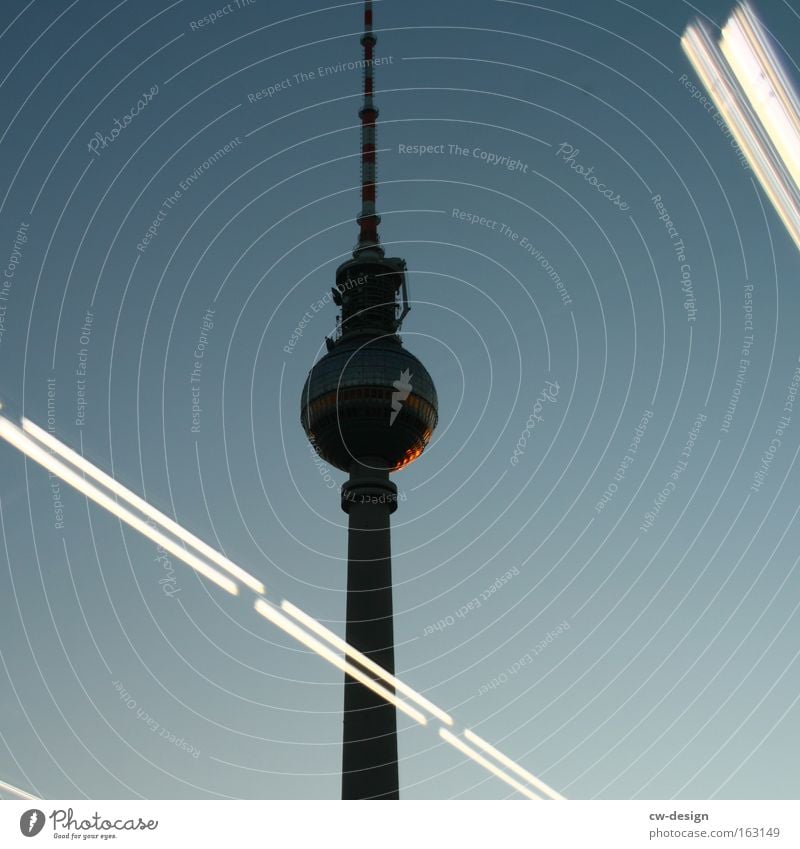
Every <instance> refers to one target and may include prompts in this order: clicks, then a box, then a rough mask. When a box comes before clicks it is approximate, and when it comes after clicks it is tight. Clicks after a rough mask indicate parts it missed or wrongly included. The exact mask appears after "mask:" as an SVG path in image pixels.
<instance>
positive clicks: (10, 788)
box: [0, 781, 40, 802]
mask: <svg viewBox="0 0 800 849" xmlns="http://www.w3.org/2000/svg"><path fill="white" fill-rule="evenodd" d="M0 790H2V791H3V792H4V793H8V794H9V795H11V796H16V797H17V798H19V799H30V801H31V802H38V801H40V800H39V797H38V796H31V794H30V793H26V792H25V791H24V790H20V789H19V787H14V785H13V784H7V783H6V782H5V781H0Z"/></svg>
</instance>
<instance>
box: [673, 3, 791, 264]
mask: <svg viewBox="0 0 800 849" xmlns="http://www.w3.org/2000/svg"><path fill="white" fill-rule="evenodd" d="M681 45H682V47H683V50H684V52H685V53H686V55H687V57H688V58H689V61H690V62H691V63H692V67H693V68H694V69H695V71H696V72H697V75H698V76H699V77H700V80H701V81H702V83H703V85H704V86H705V88H706V90H707V91H708V93H709V95H710V97H711V99H712V100H713V101H714V104H715V106H716V107H717V110H718V111H719V113H720V115H722V117H723V118H724V120H725V123H726V124H727V126H728V129H729V130H730V131H731V133H732V135H733V137H734V138H735V139H736V142H737V144H738V145H739V147H740V149H741V150H742V152H743V153H744V154H745V156H746V157H747V160H748V162H749V163H750V166H751V167H752V169H753V172H754V173H755V175H756V177H757V178H758V180H759V182H760V183H761V186H762V187H763V189H764V191H765V192H766V194H767V196H768V197H769V199H770V202H771V203H772V205H773V207H774V208H775V210H776V212H777V213H778V215H779V216H780V218H781V221H783V223H784V226H785V227H786V229H787V231H788V232H789V235H790V236H791V237H792V239H793V240H794V242H795V244H796V245H797V247H798V248H800V182H799V181H800V132H799V130H800V115H798V98H797V95H796V94H795V92H794V91H793V89H792V88H791V85H790V83H789V80H788V78H787V77H786V74H785V73H784V72H783V69H782V68H781V65H780V62H779V60H778V57H777V55H776V54H775V52H774V50H773V49H772V47H771V46H770V44H769V41H768V39H767V36H766V32H765V30H764V28H763V27H762V26H761V24H760V22H759V21H758V18H757V17H756V15H755V12H754V11H753V10H752V8H751V7H750V6H748V5H746V4H744V5H742V6H741V7H740V8H739V9H737V10H736V11H735V12H734V14H733V15H732V16H731V18H730V19H729V21H728V22H727V23H726V25H725V27H724V28H723V35H722V39H721V42H720V46H718V45H717V44H716V43H715V42H714V40H713V38H712V37H711V35H710V33H709V31H708V29H707V27H706V26H705V25H704V24H702V23H692V24H690V25H689V26H688V27H687V28H686V31H685V32H684V34H683V37H682V39H681Z"/></svg>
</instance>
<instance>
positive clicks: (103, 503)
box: [0, 405, 564, 800]
mask: <svg viewBox="0 0 800 849" xmlns="http://www.w3.org/2000/svg"><path fill="white" fill-rule="evenodd" d="M0 409H2V405H0ZM0 439H4V440H5V441H6V442H8V443H9V444H10V445H12V446H13V447H14V448H16V449H18V450H19V451H21V452H22V453H23V454H24V455H25V456H26V457H28V458H30V459H31V460H33V461H34V462H36V463H38V464H39V465H40V466H43V467H44V468H45V469H47V470H48V471H50V472H52V474H54V475H55V476H57V477H58V478H59V479H60V480H61V481H63V483H65V484H67V485H69V486H71V487H73V488H74V489H76V490H77V491H78V492H80V493H81V494H83V495H85V496H86V497H87V498H89V499H91V500H92V501H94V502H95V504H97V505H99V506H100V507H103V508H104V509H105V510H108V511H109V513H111V514H113V515H114V516H116V517H117V518H119V519H121V520H122V521H123V522H125V523H126V524H128V525H130V526H131V527H132V528H134V529H135V530H137V531H139V533H141V534H142V535H143V536H146V537H147V538H148V539H150V540H152V541H153V542H155V543H156V544H158V545H160V546H161V547H162V548H164V549H165V550H166V551H169V552H170V553H171V554H173V555H174V556H175V557H176V558H177V559H178V560H180V561H182V562H183V563H185V564H186V565H187V566H190V567H191V568H192V569H194V570H195V571H197V572H198V573H199V574H201V575H203V576H204V577H206V578H208V579H209V580H210V581H212V582H213V583H215V584H217V585H218V586H220V587H222V589H224V590H226V591H227V592H229V593H231V594H233V595H237V594H238V593H239V586H238V584H237V583H236V582H235V581H233V580H231V579H230V578H228V577H227V576H226V575H223V574H222V573H221V572H219V571H218V570H217V569H215V568H214V567H213V566H211V565H209V564H208V563H206V562H205V561H204V560H202V559H200V558H199V557H197V556H195V555H194V554H192V553H190V552H187V551H186V550H184V549H183V548H182V547H181V546H180V545H179V544H178V542H176V541H175V540H173V539H170V538H169V537H167V536H165V535H164V534H162V533H161V532H160V531H158V530H156V529H155V528H153V527H152V526H150V525H149V524H147V523H146V522H145V521H144V520H143V519H141V518H140V517H139V516H136V515H134V514H133V513H131V512H130V511H129V510H127V509H126V508H125V507H123V506H121V505H120V504H118V503H117V502H116V501H115V500H114V499H113V498H111V497H110V495H108V494H107V493H106V492H103V491H102V490H100V489H98V488H97V487H96V486H95V485H94V484H92V483H90V482H89V481H88V480H86V479H85V478H84V477H83V476H82V475H81V474H79V472H81V473H83V474H86V475H88V476H90V477H91V478H93V479H94V481H96V482H97V483H99V484H101V485H102V486H104V487H105V488H106V489H107V490H108V491H109V492H111V493H113V494H114V495H116V496H118V497H120V498H122V499H123V500H125V501H126V502H127V503H128V504H129V505H131V506H133V507H135V508H136V509H137V510H139V512H141V513H142V514H143V515H145V516H147V517H148V518H151V519H153V520H154V521H157V522H159V524H161V525H162V527H164V528H165V529H166V530H169V531H171V532H172V533H173V534H174V536H176V537H177V538H178V539H180V540H182V541H183V542H185V543H187V544H189V545H192V546H193V547H194V548H195V549H196V550H198V551H201V552H204V553H206V552H211V553H212V554H213V555H214V557H213V558H212V559H213V560H214V562H215V563H217V564H218V565H221V566H223V568H225V569H226V570H227V571H228V572H229V573H230V574H234V575H236V576H237V577H240V578H241V579H242V582H243V583H244V584H245V585H247V586H248V587H250V589H252V590H254V592H256V593H257V594H258V595H261V594H263V592H264V587H263V584H262V583H261V582H260V581H258V580H257V579H255V578H253V577H252V576H251V575H249V573H247V572H246V571H245V570H244V569H242V568H241V567H240V566H238V565H237V564H236V563H233V562H232V561H230V560H228V559H227V558H225V557H224V556H223V555H221V554H219V552H216V551H214V549H212V548H211V547H210V546H208V545H207V544H206V543H204V542H203V541H202V540H200V539H198V538H197V537H195V536H194V535H193V534H191V532H190V531H188V530H187V529H186V528H183V527H182V526H181V525H178V524H177V523H176V522H174V521H173V520H171V519H169V518H168V517H166V516H165V515H164V514H163V513H160V512H159V511H158V510H157V509H156V508H155V507H153V506H152V505H150V504H148V503H147V502H146V501H144V499H142V498H140V497H139V496H137V495H136V494H135V493H133V492H131V491H130V490H128V489H126V488H125V487H124V486H123V485H122V484H120V483H119V482H118V481H116V480H115V479H114V478H112V477H111V476H110V475H107V474H106V473H105V472H103V471H102V470H100V469H98V468H97V467H96V466H93V465H92V464H91V463H90V462H89V461H88V460H86V459H85V458H84V457H82V456H81V455H80V454H77V453H76V452H75V451H73V450H72V449H71V448H68V447H67V446H66V445H64V444H63V443H62V442H60V441H59V440H57V439H56V438H55V437H53V436H52V435H51V434H49V433H47V432H46V431H44V430H42V429H41V428H40V427H38V425H36V424H34V423H33V422H31V421H29V420H28V419H23V428H20V427H18V426H17V425H16V424H14V423H13V422H12V421H10V420H9V419H7V418H5V417H4V416H2V415H0ZM51 452H52V453H51ZM54 454H56V455H58V457H61V458H63V459H64V460H65V461H67V462H69V463H70V464H71V466H68V465H66V464H65V463H64V462H62V461H61V460H59V459H58V458H57V457H56V456H54ZM209 556H210V555H209ZM243 576H246V577H247V578H248V579H249V580H245V579H244V577H243ZM280 607H281V609H282V610H284V611H285V612H286V613H288V614H289V615H290V616H291V617H293V618H289V616H285V615H284V614H283V613H281V612H280V611H279V610H278V609H277V608H276V607H274V606H272V605H270V604H268V603H267V602H266V600H265V599H263V598H257V599H256V601H255V605H254V609H255V610H256V611H257V612H258V613H259V614H260V615H261V616H263V617H264V618H265V619H267V620H268V621H269V622H271V623H272V624H274V625H275V626H277V627H278V628H281V629H282V630H283V631H284V632H285V633H287V634H288V635H289V636H291V637H293V638H294V639H296V640H297V641H298V642H300V643H301V644H302V645H304V646H306V647H307V648H309V649H311V650H312V651H313V652H315V653H316V654H317V655H319V656H320V657H322V658H323V659H324V660H327V661H328V662H329V663H331V664H332V665H333V666H335V667H336V668H337V669H340V670H341V671H343V672H345V673H346V674H347V675H349V676H350V677H352V678H354V679H355V680H357V681H359V682H360V683H361V684H363V685H364V686H365V687H368V688H369V689H370V690H372V691H373V692H374V693H376V694H377V695H379V696H380V697H381V698H382V699H385V700H386V701H387V702H389V703H390V704H392V705H394V706H395V707H396V708H397V709H398V710H400V711H402V712H403V713H405V714H406V715H407V716H409V717H410V718H411V719H413V720H414V721H415V722H417V723H419V724H420V725H427V724H428V719H427V717H426V716H425V715H424V714H423V713H422V712H421V711H419V710H417V708H416V707H414V706H413V705H411V704H409V703H408V702H407V701H405V700H404V699H401V698H399V697H398V696H397V695H395V693H393V692H391V691H390V690H388V689H387V688H386V687H384V686H382V685H381V684H379V683H378V682H377V681H375V680H374V679H373V678H371V677H370V676H369V675H367V674H366V673H365V672H364V671H362V669H360V668H358V667H357V666H354V665H353V664H351V663H349V662H348V661H347V660H346V659H345V657H349V658H351V659H353V660H355V661H356V662H357V663H359V664H360V665H361V666H363V667H364V669H366V670H368V671H370V672H372V673H373V674H374V675H377V676H378V677H380V678H381V679H382V680H383V681H384V682H386V683H387V684H389V685H391V686H392V687H393V688H394V689H395V690H396V691H397V692H399V693H402V694H403V695H405V696H407V697H408V698H409V699H411V700H412V701H414V702H415V703H416V704H417V705H418V706H420V707H422V708H423V709H424V710H426V711H427V712H428V713H430V714H431V715H432V716H433V717H435V718H436V719H438V720H439V721H440V722H441V723H443V725H453V719H452V717H451V716H450V715H449V714H448V713H446V712H445V711H444V710H442V709H441V708H440V707H438V706H437V705H435V704H434V703H433V702H431V701H429V700H428V699H426V698H425V697H424V696H422V695H421V694H420V693H419V692H417V691H416V690H414V689H413V688H412V687H409V686H408V685H407V684H405V683H404V682H403V681H401V680H400V679H399V678H396V677H395V676H394V675H392V674H390V673H389V672H388V671H387V670H385V669H384V668H383V667H381V666H380V665H379V664H377V663H375V662H374V661H373V660H371V659H370V658H368V657H367V656H366V655H364V654H363V653H362V652H360V651H358V649H356V648H355V647H354V646H351V645H350V644H349V643H347V642H346V641H345V640H342V639H341V638H340V637H338V636H337V635H336V634H334V633H333V632H332V631H331V630H329V629H328V628H326V627H325V626H324V625H322V623H320V622H318V621H317V620H316V619H314V618H313V617H311V616H309V614H307V613H305V612H304V611H302V610H301V609H300V608H299V607H296V606H295V605H294V604H292V603H291V602H289V601H287V600H284V601H282V602H281V604H280ZM298 622H300V623H302V624H303V625H304V626H305V627H306V628H308V629H309V630H308V631H307V630H305V629H304V628H301V627H300V625H299V624H297V623H298ZM311 632H313V634H317V635H318V636H320V637H322V638H324V639H325V640H327V643H328V644H327V645H326V644H325V643H323V642H321V641H320V640H318V639H316V637H314V636H313V634H312V633H311ZM330 646H333V647H334V648H335V649H337V650H339V651H341V652H343V653H344V655H345V657H342V656H341V655H339V654H338V653H337V652H336V651H334V650H333V649H332V648H331V647H330ZM439 734H440V736H441V737H442V739H444V740H445V741H446V742H448V743H450V744H451V745H453V746H455V747H456V748H457V749H459V750H460V751H461V752H462V753H463V754H465V755H467V756H468V757H470V758H472V760H474V761H475V762H476V763H478V764H480V765H481V766H483V767H484V768H485V769H487V770H488V771H489V772H491V773H492V774H493V775H495V776H497V777H498V778H500V779H501V780H502V781H505V782H506V783H507V784H509V785H510V786H511V787H513V788H514V789H515V790H517V791H518V792H519V793H521V794H522V795H523V796H527V797H528V798H530V799H539V798H540V797H539V796H538V795H537V794H536V793H534V792H533V791H532V790H530V789H529V788H528V787H526V786H525V785H524V784H521V783H520V782H518V781H516V779H514V778H512V777H511V776H510V775H508V773H507V772H505V771H504V770H502V769H500V768H499V767H498V766H497V765H496V764H494V763H492V762H491V761H490V760H488V759H487V758H485V757H484V756H483V755H481V754H480V752H478V751H476V750H475V749H473V748H472V747H471V746H468V745H467V744H466V743H464V742H463V741H462V740H460V739H459V738H458V737H456V736H455V735H454V734H452V733H451V732H450V731H448V730H447V728H444V727H442V728H440V729H439ZM464 735H465V737H467V739H470V740H471V741H472V742H474V743H475V744H476V745H478V746H479V747H480V748H482V749H483V750H484V751H485V752H487V753H488V754H490V755H491V756H492V757H493V758H495V759H496V760H497V761H499V762H500V763H501V764H503V765H504V766H506V767H507V768H509V769H511V770H512V771H513V772H515V773H516V774H517V775H519V776H520V777H522V778H523V779H525V781H527V782H529V783H530V784H531V785H533V786H534V787H536V788H538V789H539V790H541V791H542V792H544V793H545V794H546V795H549V796H550V797H551V798H554V799H563V798H564V797H563V796H560V795H559V794H558V793H556V792H555V791H554V790H552V789H551V788H550V787H548V786H547V785H546V784H545V783H544V782H542V781H541V780H540V779H538V778H536V776H534V775H532V774H531V773H530V772H528V771H527V770H526V769H524V768H523V767H521V766H520V765H519V764H517V763H516V762H515V761H513V760H512V759H511V758H509V757H508V756H506V755H504V754H503V753H502V752H499V751H498V750H497V749H495V748H494V747H493V746H490V745H489V744H488V743H486V741H484V740H483V739H482V738H480V737H478V735H477V734H474V733H473V732H471V731H468V730H467V731H465V732H464ZM0 789H5V790H7V791H8V792H9V793H15V794H18V795H20V796H21V798H25V799H32V800H35V799H37V798H38V797H36V796H31V795H29V794H26V793H25V792H24V791H21V790H19V789H18V788H16V787H13V786H12V785H10V784H6V783H5V782H2V781H0Z"/></svg>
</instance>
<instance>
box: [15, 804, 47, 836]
mask: <svg viewBox="0 0 800 849" xmlns="http://www.w3.org/2000/svg"><path fill="white" fill-rule="evenodd" d="M43 828H44V813H42V811H40V810H39V809H38V808H31V809H30V810H29V811H25V813H24V814H23V815H22V816H21V817H20V818H19V830H20V831H21V832H22V833H23V834H24V835H25V837H36V835H37V834H38V833H39V832H40V831H41V830H42V829H43Z"/></svg>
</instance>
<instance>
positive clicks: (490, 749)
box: [464, 728, 564, 799]
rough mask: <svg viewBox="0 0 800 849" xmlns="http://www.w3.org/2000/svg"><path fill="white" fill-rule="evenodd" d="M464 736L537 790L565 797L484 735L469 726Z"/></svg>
mask: <svg viewBox="0 0 800 849" xmlns="http://www.w3.org/2000/svg"><path fill="white" fill-rule="evenodd" d="M464 736H465V737H466V738H467V740H469V741H470V743H474V744H475V745H476V746H478V747H479V748H480V749H483V751H484V752H486V753H487V754H489V755H491V756H492V757H493V758H494V759H495V760H498V761H500V763H501V764H503V766H504V767H507V768H508V769H510V770H511V771H512V772H516V774H517V775H519V776H520V777H522V778H524V779H525V780H526V781H527V782H528V783H529V784H532V785H533V786H534V787H535V788H536V789H537V790H540V791H541V792H542V793H544V795H545V796H549V797H550V798H551V799H563V798H564V797H563V796H562V795H561V794H560V793H556V791H555V790H553V788H552V787H550V786H549V785H547V784H545V783H544V781H542V780H541V779H540V778H537V777H536V776H535V775H534V774H533V773H531V772H528V770H527V769H525V768H524V767H521V766H520V765H519V764H518V763H517V762H516V761H512V760H511V758H509V757H508V755H504V754H503V753H502V752H501V751H499V750H498V749H495V747H494V746H492V745H491V744H490V743H487V742H486V740H484V739H483V737H479V736H478V735H477V734H476V733H475V732H474V731H470V730H469V729H468V728H467V729H466V730H465V731H464Z"/></svg>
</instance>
